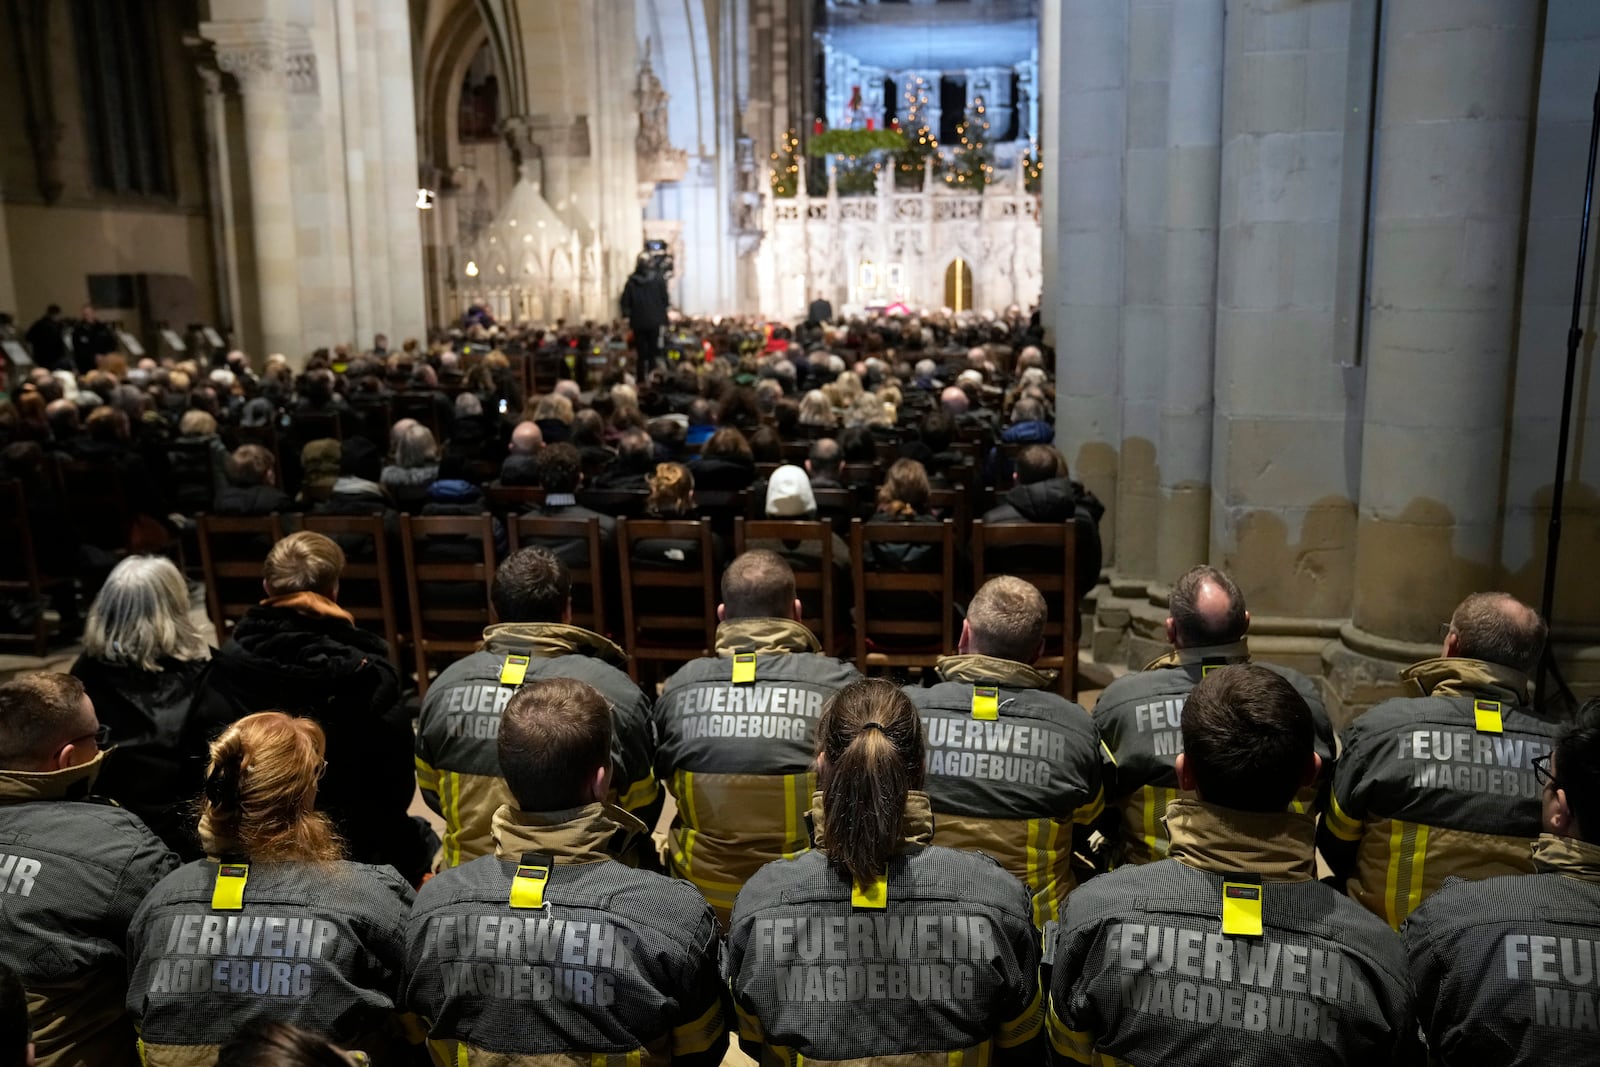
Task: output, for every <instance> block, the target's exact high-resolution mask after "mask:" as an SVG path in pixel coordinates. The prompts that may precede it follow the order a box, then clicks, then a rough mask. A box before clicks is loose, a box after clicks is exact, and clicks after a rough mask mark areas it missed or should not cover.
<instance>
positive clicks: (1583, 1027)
mask: <svg viewBox="0 0 1600 1067" xmlns="http://www.w3.org/2000/svg"><path fill="white" fill-rule="evenodd" d="M1533 861H1534V864H1535V866H1536V867H1537V868H1538V870H1539V873H1538V874H1522V875H1511V876H1508V877H1503V878H1490V879H1487V880H1485V881H1480V882H1462V881H1452V882H1451V883H1450V884H1448V885H1446V886H1444V887H1443V888H1442V889H1440V890H1439V891H1438V892H1437V893H1435V894H1434V895H1433V896H1431V897H1429V898H1428V899H1427V900H1426V901H1424V902H1423V904H1422V906H1421V907H1420V908H1418V909H1417V910H1416V911H1414V912H1412V913H1411V917H1410V918H1409V919H1407V920H1406V922H1405V925H1404V926H1402V927H1401V928H1400V933H1401V935H1402V936H1404V938H1405V942H1406V951H1407V953H1408V954H1409V955H1410V957H1411V977H1412V980H1413V981H1414V982H1415V983H1416V986H1417V1015H1418V1017H1419V1019H1420V1021H1421V1023H1422V1032H1423V1033H1424V1034H1425V1035H1426V1036H1427V1038H1428V1046H1429V1051H1430V1052H1431V1053H1432V1055H1433V1057H1434V1059H1435V1060H1436V1061H1437V1062H1439V1063H1441V1064H1444V1065H1446V1067H1453V1065H1456V1064H1479V1063H1494V1064H1505V1065H1516V1064H1541V1065H1542V1064H1556V1063H1582V1062H1585V1061H1586V1060H1588V1058H1589V1057H1590V1056H1592V1055H1594V1045H1595V1031H1596V1030H1600V1014H1597V1013H1600V992H1597V986H1596V976H1597V975H1600V958H1597V957H1600V941H1597V940H1596V938H1595V927H1597V926H1600V845H1593V844H1590V843H1588V842H1586V841H1579V840H1575V839H1573V838H1569V837H1556V836H1555V835H1553V834H1545V835H1544V836H1542V837H1540V838H1539V840H1538V841H1537V842H1535V844H1534V846H1533Z"/></svg>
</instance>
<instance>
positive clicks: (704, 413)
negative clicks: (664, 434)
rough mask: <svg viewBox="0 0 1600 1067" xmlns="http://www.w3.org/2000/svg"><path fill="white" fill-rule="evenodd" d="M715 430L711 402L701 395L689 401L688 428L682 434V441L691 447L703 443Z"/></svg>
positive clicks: (714, 418) (715, 423)
mask: <svg viewBox="0 0 1600 1067" xmlns="http://www.w3.org/2000/svg"><path fill="white" fill-rule="evenodd" d="M716 432H717V415H716V412H715V411H713V410H712V409H711V402H710V401H709V400H707V399H706V398H705V397H702V396H697V397H695V398H694V399H693V400H691V401H689V429H688V431H687V432H686V433H685V434H684V437H683V443H684V444H686V445H689V446H691V447H694V446H696V445H703V444H705V443H706V442H707V441H709V440H711V435H712V434H714V433H716Z"/></svg>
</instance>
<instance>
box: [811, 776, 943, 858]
mask: <svg viewBox="0 0 1600 1067" xmlns="http://www.w3.org/2000/svg"><path fill="white" fill-rule="evenodd" d="M822 827H823V821H822V791H821V790H818V791H817V792H815V793H812V794H811V847H812V848H814V849H816V850H817V851H819V852H826V851H828V843H827V840H826V839H825V838H824V837H823V834H822ZM900 842H901V845H902V848H901V851H905V849H906V848H926V847H927V846H929V845H931V844H933V806H932V805H931V804H929V803H928V794H926V793H924V792H923V791H922V790H920V789H913V790H912V791H911V792H909V793H907V794H906V810H905V811H903V812H901V813H900Z"/></svg>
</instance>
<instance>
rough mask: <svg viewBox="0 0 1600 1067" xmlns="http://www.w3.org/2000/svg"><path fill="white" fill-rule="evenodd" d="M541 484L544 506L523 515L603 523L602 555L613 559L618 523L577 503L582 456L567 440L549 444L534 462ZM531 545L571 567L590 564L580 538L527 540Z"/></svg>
mask: <svg viewBox="0 0 1600 1067" xmlns="http://www.w3.org/2000/svg"><path fill="white" fill-rule="evenodd" d="M534 464H535V467H536V468H537V470H538V477H539V484H540V485H542V486H544V503H542V504H538V505H535V506H534V507H531V508H529V509H528V510H527V511H526V512H525V513H524V514H526V515H530V516H538V517H540V518H545V519H566V520H568V521H571V522H580V521H584V520H587V519H594V520H596V521H597V522H598V523H599V524H600V552H601V555H602V557H603V558H605V559H608V560H609V559H612V558H613V557H614V555H615V553H614V552H613V550H612V546H613V545H614V544H615V542H616V539H617V520H616V519H614V518H612V517H611V516H610V515H602V514H601V513H600V512H598V511H593V510H591V509H589V508H586V507H584V506H583V505H582V504H580V503H578V496H577V493H578V487H579V486H581V485H582V484H583V457H582V456H581V455H579V454H578V450H577V449H576V448H574V447H573V446H572V445H569V444H567V443H566V442H565V441H559V442H557V443H556V444H553V445H546V446H545V448H544V450H543V451H541V452H540V453H539V455H538V456H537V457H535V460H534ZM524 540H525V541H528V542H530V543H532V544H537V545H543V546H544V547H545V548H548V549H549V550H550V551H551V552H554V553H555V554H556V555H557V556H558V557H560V559H561V562H563V563H565V564H566V565H567V566H569V567H586V566H588V565H589V542H588V541H587V540H585V539H583V538H579V537H527V538H524Z"/></svg>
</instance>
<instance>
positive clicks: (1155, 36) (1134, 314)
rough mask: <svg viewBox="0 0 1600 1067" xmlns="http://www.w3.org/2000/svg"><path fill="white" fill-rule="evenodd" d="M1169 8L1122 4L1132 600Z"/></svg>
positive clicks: (1148, 447) (1155, 344) (1145, 559)
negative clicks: (1124, 31) (1125, 17)
mask: <svg viewBox="0 0 1600 1067" xmlns="http://www.w3.org/2000/svg"><path fill="white" fill-rule="evenodd" d="M1174 6H1175V5H1174V4H1172V3H1171V0H1132V3H1131V4H1129V5H1128V45H1127V48H1128V69H1127V78H1128V81H1127V100H1128V103H1127V109H1128V111H1127V125H1126V134H1125V144H1126V149H1125V156H1124V159H1125V162H1124V166H1123V174H1122V181H1123V184H1122V189H1123V209H1122V210H1123V224H1124V241H1125V243H1124V245H1123V260H1122V359H1121V361H1120V370H1121V374H1122V382H1121V390H1120V392H1121V397H1122V425H1121V448H1120V452H1121V455H1120V457H1119V460H1120V463H1119V472H1118V477H1117V523H1116V539H1117V561H1116V566H1115V568H1114V569H1113V570H1112V582H1111V587H1112V592H1113V593H1115V594H1118V595H1126V596H1129V597H1133V598H1136V599H1137V600H1143V598H1144V597H1145V593H1146V586H1147V584H1148V582H1149V581H1150V579H1152V578H1154V577H1155V576H1156V573H1155V567H1156V528H1157V526H1158V525H1159V524H1158V515H1157V496H1158V494H1157V481H1158V474H1157V468H1156V441H1157V440H1158V439H1159V438H1160V436H1161V399H1162V383H1163V380H1164V377H1165V372H1166V363H1167V315H1166V302H1167V285H1166V272H1167V263H1166V242H1165V236H1166V227H1167V79H1168V77H1169V76H1170V74H1171V70H1170V60H1169V55H1170V52H1171V42H1172V10H1173V7H1174ZM1071 180H1072V174H1071V173H1070V172H1069V173H1068V174H1067V181H1069V182H1070V181H1071Z"/></svg>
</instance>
